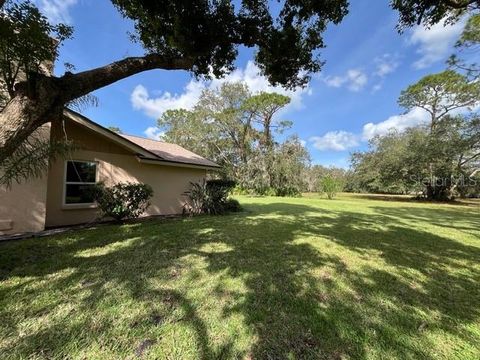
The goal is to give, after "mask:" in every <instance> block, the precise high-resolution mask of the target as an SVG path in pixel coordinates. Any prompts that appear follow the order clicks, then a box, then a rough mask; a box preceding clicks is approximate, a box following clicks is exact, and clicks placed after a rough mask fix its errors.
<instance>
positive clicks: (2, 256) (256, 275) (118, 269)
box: [0, 203, 480, 359]
mask: <svg viewBox="0 0 480 360" xmlns="http://www.w3.org/2000/svg"><path fill="white" fill-rule="evenodd" d="M248 210H249V213H244V214H239V215H235V216H225V217H201V218H195V219H187V220H176V221H172V222H169V223H161V224H157V223H155V222H151V223H144V224H139V225H130V226H124V227H115V226H111V227H102V228H100V229H97V230H86V231H81V232H79V233H78V234H75V235H70V236H68V237H61V236H57V237H52V238H49V239H45V240H43V239H42V240H41V241H38V240H37V241H35V240H28V241H24V242H19V243H11V244H5V245H4V246H0V280H1V281H2V282H3V286H2V282H0V299H2V300H0V303H1V304H2V308H1V309H0V316H1V320H2V323H3V326H4V329H5V330H4V332H3V333H0V334H2V336H4V337H8V338H9V341H7V342H6V343H3V344H6V345H3V347H2V348H0V351H2V352H3V353H5V354H12V357H13V355H15V356H17V357H18V356H20V357H22V356H24V357H28V356H31V355H32V354H34V355H37V356H44V357H62V356H68V351H69V349H72V348H77V347H78V346H80V347H82V346H84V347H88V346H90V345H91V344H92V343H93V342H94V341H95V340H94V339H98V338H101V339H102V344H101V345H102V346H103V347H106V348H111V349H112V350H111V351H113V352H115V351H116V352H119V353H120V354H128V353H131V354H133V353H134V349H135V347H136V344H138V342H139V341H142V339H145V337H146V336H147V335H148V334H150V336H151V335H152V334H156V332H155V331H154V330H152V328H154V327H158V326H159V324H158V322H159V321H151V320H149V318H148V319H146V318H145V317H144V316H143V315H142V316H141V318H140V319H138V320H137V321H135V322H134V323H133V325H132V324H129V325H125V326H124V328H122V329H120V330H119V329H117V328H116V327H118V324H117V323H115V321H112V315H111V314H109V312H108V307H109V305H110V306H114V305H113V304H117V303H118V302H119V301H120V302H121V301H132V302H134V303H135V304H137V306H138V307H144V308H148V309H151V312H152V313H153V314H154V315H153V318H154V319H165V320H162V321H161V322H163V321H165V322H169V323H172V322H173V323H178V324H182V325H184V326H186V327H188V328H189V329H191V331H192V332H193V333H194V334H195V336H194V339H193V340H192V343H191V346H193V347H194V348H195V352H196V354H197V356H196V357H197V358H200V359H216V358H218V359H228V358H251V359H287V358H295V359H318V358H325V359H341V358H343V357H346V356H349V357H353V358H364V357H366V356H367V355H369V356H371V357H375V356H377V357H383V358H394V357H396V358H426V359H429V358H435V356H434V355H432V354H433V353H432V349H435V348H436V347H437V348H438V346H439V345H438V344H435V343H434V342H433V341H434V340H432V339H433V338H432V337H428V336H423V335H424V334H425V332H429V331H431V332H432V333H438V332H440V333H442V334H445V337H447V338H448V339H447V341H454V342H455V341H462V346H463V348H464V349H463V351H465V353H464V354H463V355H465V354H467V355H468V354H474V353H475V351H477V352H478V351H479V349H478V343H479V341H480V339H479V336H478V328H477V333H476V335H475V332H474V331H469V330H468V326H469V325H472V324H475V323H476V322H478V320H479V317H480V313H479V311H480V285H479V284H480V270H479V267H478V264H479V262H480V249H479V248H478V247H474V246H468V245H465V244H462V243H461V242H457V241H454V240H451V239H448V238H445V237H440V236H437V235H433V234H432V233H429V232H425V231H422V230H419V229H418V228H413V227H411V226H409V225H408V220H415V221H427V222H428V220H429V219H431V218H436V219H437V222H438V223H440V224H442V223H444V224H447V220H446V219H448V218H449V217H450V216H454V214H453V213H450V212H449V210H448V211H447V210H439V209H435V210H434V209H432V210H428V209H426V210H421V209H415V210H412V209H411V208H404V209H403V208H396V209H392V208H381V207H378V208H376V209H375V215H374V216H372V215H371V214H369V215H368V214H362V213H360V212H349V211H342V212H334V211H326V210H324V209H318V208H315V207H311V206H306V205H297V204H289V203H272V204H268V205H261V204H254V205H249V206H248ZM412 211H414V213H413V212H412ZM457 216H458V213H457ZM409 217H412V219H409ZM475 219H476V218H475ZM475 219H474V217H471V216H470V215H467V214H465V216H463V217H462V221H463V223H464V224H467V225H466V226H467V228H470V227H471V226H472V227H473V226H475ZM305 239H308V241H307V240H305ZM218 243H219V244H223V245H224V246H225V249H223V250H222V251H209V250H205V249H204V248H203V246H204V245H209V244H218ZM326 247H328V248H326ZM104 248H108V249H109V251H103V252H102V249H104ZM323 250H324V251H323ZM327 250H328V251H327ZM79 254H80V255H81V254H84V256H79ZM185 258H188V259H201V260H202V263H201V264H202V266H198V267H195V266H193V268H189V267H188V265H189V264H190V263H187V264H185V262H184V259H185ZM350 259H354V261H352V260H350ZM356 262H360V263H361V264H357V263H356ZM372 262H375V264H374V265H372ZM377 263H378V266H376V264H377ZM190 265H191V264H190ZM203 265H205V266H203ZM201 271H204V272H206V275H207V276H212V277H214V276H222V277H224V278H225V277H227V278H229V279H241V281H242V282H243V284H244V290H243V291H240V290H238V291H235V290H232V289H227V288H225V287H224V285H222V283H219V284H217V286H215V287H214V291H212V293H210V294H208V296H210V297H213V298H214V300H215V302H216V303H217V304H218V307H220V308H221V314H222V316H223V318H224V321H225V322H228V319H229V318H230V317H231V316H232V315H241V317H242V318H243V322H244V325H246V327H247V328H248V329H249V330H250V331H252V332H253V334H254V336H255V337H254V341H253V343H252V344H251V346H249V347H248V348H237V347H236V344H235V340H236V339H235V334H234V333H227V335H224V337H225V339H221V340H222V342H221V343H218V341H217V342H215V341H214V338H218V336H219V335H218V336H217V334H215V333H213V332H212V330H211V329H209V325H208V324H207V321H206V319H205V316H204V314H201V313H200V312H199V311H200V310H198V309H199V308H201V305H202V304H199V303H198V301H199V300H198V299H197V298H195V297H193V296H192V295H190V293H189V291H190V290H192V288H191V287H193V288H194V287H195V286H198V287H200V288H201V287H202V286H203V285H202V284H203V283H202V281H200V280H201V279H200V278H201V277H205V276H206V275H205V274H203V275H202V274H201ZM187 276H190V277H192V281H191V284H190V285H188V284H187V285H178V284H177V285H175V284H176V281H181V279H184V278H185V277H187ZM196 278H198V282H196V281H197V280H196ZM14 280H16V281H14ZM158 283H160V284H161V286H156V285H154V284H158ZM196 284H197V285H196ZM182 286H183V287H182ZM189 286H190V287H189ZM185 287H189V288H185ZM112 288H115V289H117V290H116V292H115V293H112V290H111V289H112ZM85 289H88V291H87V292H86V291H85ZM118 289H120V290H121V293H119V292H118ZM205 291H210V288H205ZM52 292H53V293H54V294H55V295H56V296H48V299H47V300H44V301H37V299H38V297H40V298H41V297H42V296H46V295H45V294H49V293H52ZM61 294H63V296H61ZM19 298H21V300H20V302H19ZM72 299H75V300H76V302H75V304H76V307H75V309H70V310H68V311H67V310H66V312H65V314H64V316H63V317H62V316H55V317H52V319H49V322H47V325H45V326H43V327H39V328H38V329H35V328H33V329H32V330H31V331H30V332H29V333H27V334H23V335H21V334H20V330H19V324H20V323H23V322H25V321H34V320H38V321H40V320H41V318H42V317H45V316H47V317H48V316H49V314H51V313H52V312H53V311H54V310H55V311H60V310H59V309H63V308H68V304H69V303H70V302H71V301H73V300H72ZM37 303H38V305H37ZM110 303H111V304H110ZM106 309H107V310H106ZM69 311H70V312H69ZM72 313H74V314H79V313H80V314H84V315H85V316H77V317H75V319H76V320H75V321H69V320H68V317H69V316H70V315H72ZM90 314H94V316H90ZM138 324H141V325H138ZM86 329H88V332H90V333H89V335H85V330H86ZM124 332H127V334H124ZM119 333H122V334H123V335H124V336H123V337H122V339H123V340H121V339H120V340H119V339H118V337H117V336H118V334H119ZM252 339H253V338H252ZM437 351H441V349H440V350H438V349H437ZM372 354H373V356H372Z"/></svg>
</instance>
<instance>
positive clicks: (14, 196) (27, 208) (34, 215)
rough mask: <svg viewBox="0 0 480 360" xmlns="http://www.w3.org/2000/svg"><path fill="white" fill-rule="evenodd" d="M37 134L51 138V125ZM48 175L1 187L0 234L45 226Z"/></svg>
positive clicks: (36, 229) (44, 127) (32, 229)
mask: <svg viewBox="0 0 480 360" xmlns="http://www.w3.org/2000/svg"><path fill="white" fill-rule="evenodd" d="M35 136H40V137H43V138H44V139H47V140H48V139H49V137H50V125H49V124H47V125H44V126H43V127H42V128H40V129H39V130H37V132H36V135H35ZM46 198H47V176H46V174H45V176H43V177H42V178H40V179H38V178H36V179H31V180H28V181H25V182H23V183H21V184H16V183H14V184H13V185H12V186H11V188H7V187H4V186H3V187H0V235H5V234H16V233H23V232H31V231H40V230H43V229H44V226H45V215H46Z"/></svg>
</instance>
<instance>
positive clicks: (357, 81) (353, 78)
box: [324, 69, 368, 91]
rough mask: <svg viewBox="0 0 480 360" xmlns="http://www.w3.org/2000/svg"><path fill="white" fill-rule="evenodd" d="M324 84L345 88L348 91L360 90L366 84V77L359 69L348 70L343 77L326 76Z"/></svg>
mask: <svg viewBox="0 0 480 360" xmlns="http://www.w3.org/2000/svg"><path fill="white" fill-rule="evenodd" d="M324 82H325V84H327V85H328V86H331V87H336V88H339V87H342V86H344V85H345V86H346V87H347V88H348V89H349V90H350V91H360V90H362V89H363V88H364V87H365V85H366V84H367V82H368V76H367V74H365V73H364V72H363V71H361V70H359V69H350V70H348V71H347V73H346V74H345V75H343V76H328V77H326V78H324Z"/></svg>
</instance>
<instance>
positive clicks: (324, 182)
mask: <svg viewBox="0 0 480 360" xmlns="http://www.w3.org/2000/svg"><path fill="white" fill-rule="evenodd" d="M342 188H343V184H342V182H341V181H340V180H339V179H336V178H334V177H333V176H331V175H326V176H324V177H323V178H322V179H321V180H320V190H321V191H322V192H324V193H325V194H326V195H327V197H328V198H329V199H330V200H332V199H333V198H334V197H335V195H336V194H337V193H338V192H339V191H342Z"/></svg>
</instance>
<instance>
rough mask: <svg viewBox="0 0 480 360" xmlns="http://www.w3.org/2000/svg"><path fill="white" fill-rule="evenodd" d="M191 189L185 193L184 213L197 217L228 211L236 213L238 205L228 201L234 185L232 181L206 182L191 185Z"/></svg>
mask: <svg viewBox="0 0 480 360" xmlns="http://www.w3.org/2000/svg"><path fill="white" fill-rule="evenodd" d="M191 185H192V188H191V189H190V190H189V191H187V192H185V195H186V196H187V197H188V199H189V201H188V204H187V205H186V206H185V208H184V212H186V213H189V214H193V215H198V214H209V215H218V214H224V213H226V212H229V211H238V210H237V209H238V208H239V206H240V204H238V206H236V204H234V203H233V202H232V201H231V200H232V199H228V195H229V193H230V191H231V190H232V189H233V188H234V187H235V185H236V183H235V181H232V180H221V179H219V180H217V179H215V180H208V181H205V180H204V181H203V182H201V183H191Z"/></svg>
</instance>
